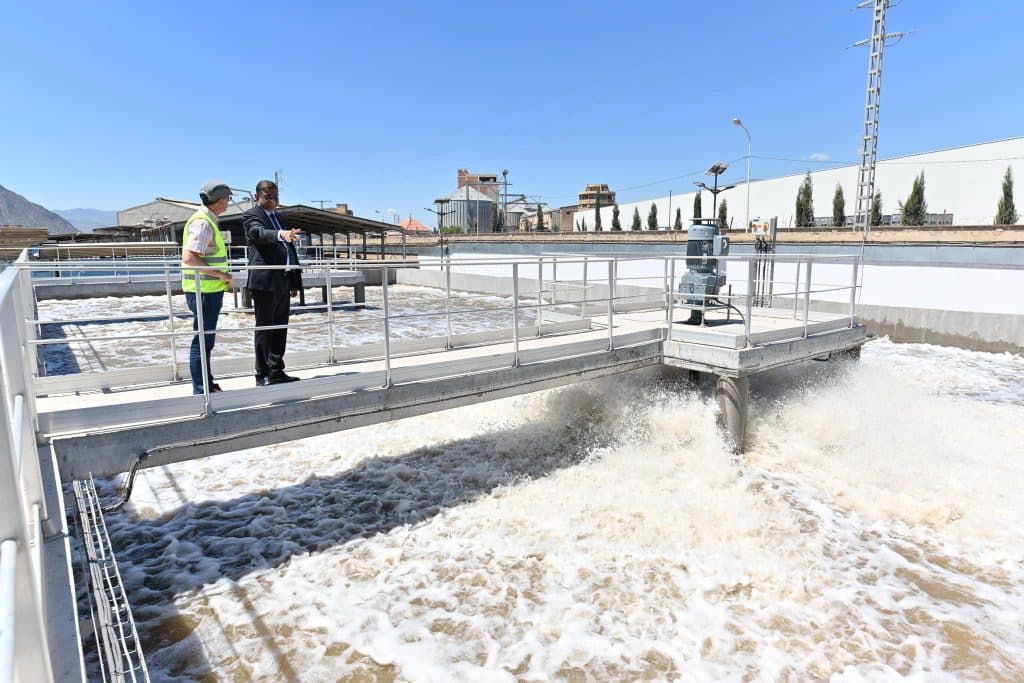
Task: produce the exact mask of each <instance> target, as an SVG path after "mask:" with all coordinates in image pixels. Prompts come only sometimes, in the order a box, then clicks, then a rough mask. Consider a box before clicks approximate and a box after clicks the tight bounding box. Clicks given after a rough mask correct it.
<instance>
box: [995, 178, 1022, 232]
mask: <svg viewBox="0 0 1024 683" xmlns="http://www.w3.org/2000/svg"><path fill="white" fill-rule="evenodd" d="M1018 220H1020V215H1019V214H1018V213H1017V207H1016V206H1014V204H1013V171H1011V170H1010V167H1009V166H1007V167H1006V175H1004V176H1003V196H1002V197H1000V198H999V206H998V208H997V209H996V225H1013V224H1014V223H1016V222H1017V221H1018Z"/></svg>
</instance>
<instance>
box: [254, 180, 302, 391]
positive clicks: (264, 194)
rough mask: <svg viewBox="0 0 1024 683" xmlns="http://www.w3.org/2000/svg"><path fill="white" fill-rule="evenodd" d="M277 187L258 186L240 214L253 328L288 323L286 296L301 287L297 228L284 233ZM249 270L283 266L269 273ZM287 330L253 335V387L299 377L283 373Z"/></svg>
mask: <svg viewBox="0 0 1024 683" xmlns="http://www.w3.org/2000/svg"><path fill="white" fill-rule="evenodd" d="M277 203H278V193H277V185H276V184H275V183H274V182H273V181H270V180H261V181H260V182H259V183H257V184H256V206H254V207H253V208H251V209H249V210H248V211H246V212H245V213H244V214H242V224H243V226H244V227H245V244H246V247H247V248H248V252H249V266H250V269H249V278H248V282H247V284H246V287H248V288H249V291H250V292H251V293H252V301H253V306H254V307H255V309H256V326H257V327H264V326H268V325H287V324H288V313H289V307H290V297H293V296H295V295H296V294H297V293H298V291H299V289H300V288H301V287H302V275H301V274H300V273H301V271H300V270H299V255H298V253H296V251H295V243H296V241H297V240H298V235H299V229H298V228H295V229H294V230H288V229H286V228H285V226H284V224H283V223H282V222H281V217H280V216H279V215H278V214H277V212H276V211H275V209H277ZM252 266H286V268H278V269H273V270H267V269H254V268H252ZM287 340H288V330H287V329H285V328H281V329H277V330H257V331H256V339H255V346H256V384H257V386H267V385H270V384H281V383H283V382H295V381H297V380H298V379H299V378H298V377H292V376H291V375H286V374H285V372H284V349H285V344H286V343H287Z"/></svg>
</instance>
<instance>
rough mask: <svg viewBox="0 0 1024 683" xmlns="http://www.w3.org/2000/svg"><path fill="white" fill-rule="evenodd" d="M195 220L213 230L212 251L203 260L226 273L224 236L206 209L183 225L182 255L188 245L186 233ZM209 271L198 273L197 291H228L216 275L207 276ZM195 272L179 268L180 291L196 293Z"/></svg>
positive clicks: (226, 261)
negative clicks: (207, 224)
mask: <svg viewBox="0 0 1024 683" xmlns="http://www.w3.org/2000/svg"><path fill="white" fill-rule="evenodd" d="M197 220H204V221H206V222H207V223H209V224H210V228H211V229H212V230H213V241H214V246H215V248H214V250H213V253H212V254H210V255H209V256H204V257H203V259H204V260H205V261H206V262H207V263H208V264H209V265H211V266H214V267H215V268H216V269H217V270H219V271H221V272H223V273H227V272H229V268H228V250H227V247H226V246H225V244H224V236H223V235H221V234H220V226H219V225H218V224H217V218H216V217H215V216H213V215H212V214H210V213H208V212H207V211H206V209H199V210H198V211H196V212H195V213H194V214H192V217H191V218H189V219H188V221H187V222H186V223H185V229H184V230H182V233H181V248H182V253H184V250H185V248H186V246H187V245H188V231H189V228H190V227H191V225H192V223H193V222H194V221H197ZM208 273H209V271H206V272H204V271H202V270H200V271H199V291H200V292H202V293H203V294H213V293H216V292H226V291H228V285H227V283H226V282H224V281H223V280H221V279H220V278H219V277H217V276H216V275H210V274H208ZM195 277H196V271H195V269H194V268H188V267H186V266H185V265H184V264H182V266H181V289H182V291H185V292H195V291H196V280H195Z"/></svg>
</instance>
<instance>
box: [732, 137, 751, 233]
mask: <svg viewBox="0 0 1024 683" xmlns="http://www.w3.org/2000/svg"><path fill="white" fill-rule="evenodd" d="M732 122H733V125H736V126H739V127H740V128H742V129H743V132H744V133H746V134H747V222H746V223H745V224H744V225H745V226H746V227H744V228H743V232H750V131H749V130H747V127H746V126H744V125H743V122H742V121H740V120H739V117H736V118H734V119H733V120H732Z"/></svg>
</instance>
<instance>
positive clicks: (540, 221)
mask: <svg viewBox="0 0 1024 683" xmlns="http://www.w3.org/2000/svg"><path fill="white" fill-rule="evenodd" d="M534 229H535V230H537V231H541V230H543V229H544V210H543V209H541V208H540V204H538V205H537V227H536V228H534Z"/></svg>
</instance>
